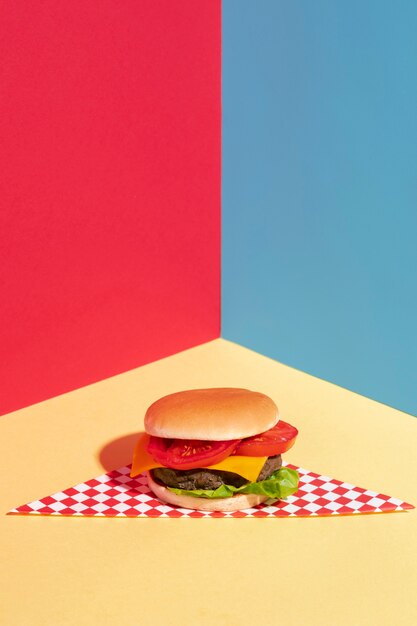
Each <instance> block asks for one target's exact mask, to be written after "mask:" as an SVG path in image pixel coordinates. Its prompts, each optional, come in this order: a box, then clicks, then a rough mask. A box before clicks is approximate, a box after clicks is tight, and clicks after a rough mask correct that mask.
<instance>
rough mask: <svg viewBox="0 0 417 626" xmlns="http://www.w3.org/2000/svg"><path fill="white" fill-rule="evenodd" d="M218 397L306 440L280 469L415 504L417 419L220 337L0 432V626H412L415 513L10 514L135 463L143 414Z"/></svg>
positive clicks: (33, 410)
mask: <svg viewBox="0 0 417 626" xmlns="http://www.w3.org/2000/svg"><path fill="white" fill-rule="evenodd" d="M35 366H36V364H34V367H35ZM211 386H237V387H248V388H250V389H254V390H259V391H262V392H265V393H266V394H268V395H270V396H272V398H274V400H275V401H276V402H277V404H278V406H279V408H280V412H281V416H282V417H283V419H286V420H287V421H289V422H291V423H293V424H294V425H295V426H297V428H298V429H299V431H300V434H299V437H298V440H297V443H296V445H295V447H294V448H292V449H291V450H290V451H289V452H288V453H287V454H286V455H285V458H286V460H288V461H290V462H293V463H295V464H298V465H301V466H302V467H305V468H308V469H310V470H313V471H316V472H320V473H323V474H326V475H329V476H332V477H333V478H338V479H340V480H344V481H346V482H351V483H353V484H356V485H358V486H361V487H366V488H369V489H373V490H375V491H379V492H382V493H387V494H389V495H392V496H395V497H398V498H401V499H403V500H406V501H408V502H412V503H413V504H416V503H417V489H416V477H417V421H416V420H415V418H413V417H411V416H409V415H406V414H404V413H401V412H399V411H396V410H394V409H392V408H389V407H387V406H384V405H381V404H378V403H376V402H374V401H371V400H368V399H366V398H363V397H361V396H358V395H356V394H353V393H351V392H349V391H346V390H344V389H341V388H339V387H337V386H335V385H331V384H329V383H326V382H324V381H322V380H319V379H316V378H313V377H311V376H308V375H306V374H303V373H301V372H298V371H296V370H294V369H291V368H289V367H286V366H284V365H281V364H279V363H277V362H275V361H272V360H271V359H268V358H266V357H263V356H261V355H258V354H256V353H254V352H251V351H249V350H247V349H245V348H242V347H240V346H237V345H235V344H232V343H230V342H227V341H224V340H222V339H218V340H216V341H213V342H210V343H207V344H204V345H202V346H199V347H197V348H193V349H191V350H188V351H186V352H182V353H180V354H177V355H175V356H172V357H169V358H166V359H163V360H161V361H158V362H156V363H152V364H150V365H146V366H144V367H141V368H138V369H136V370H133V371H131V372H128V373H125V374H122V375H120V376H116V377H114V378H111V379H108V380H106V381H103V382H100V383H97V384H95V385H91V386H89V387H85V388H83V389H79V390H77V391H74V392H71V393H68V394H65V395H63V396H60V397H57V398H54V399H52V400H48V401H46V402H43V403H41V404H38V405H35V406H32V407H29V408H26V409H23V410H21V411H17V412H15V413H13V414H10V415H7V416H5V417H2V418H0V442H1V452H0V462H1V465H2V467H1V472H0V476H1V482H2V485H1V498H2V501H1V510H0V524H1V527H0V542H1V545H0V554H1V561H2V565H1V568H2V569H1V581H0V583H1V586H0V590H1V591H0V593H1V600H0V623H1V624H5V625H7V626H9V625H10V626H17V625H19V626H26V625H29V624H34V625H35V626H38V625H39V626H49V625H51V626H52V625H53V626H66V625H74V626H75V625H76V626H84V625H89V626H91V625H93V624H100V626H107V625H111V626H113V625H116V624H117V625H124V626H130V625H132V626H133V625H135V626H137V625H140V626H148V625H149V626H151V625H155V624H156V625H158V624H173V625H177V624H178V625H180V624H181V625H183V626H205V625H207V624H210V625H211V624H217V625H219V626H223V625H224V626H240V625H245V624H259V625H268V626H269V625H272V624H285V626H292V625H297V626H298V625H305V624H307V625H308V624H317V625H320V626H323V625H332V626H342V625H343V626H344V625H354V626H362V625H363V626H365V625H366V626H371V625H372V626H373V625H385V624H386V625H389V626H397V625H404V626H405V625H407V626H408V625H410V626H411V625H413V626H414V625H415V624H417V569H416V567H417V566H416V562H417V514H416V511H415V510H414V511H410V512H404V513H390V514H377V515H358V516H345V517H342V516H341V517H329V518H304V519H302V518H287V519H285V518H284V519H279V518H277V519H111V518H65V517H40V516H39V517H38V516H36V517H35V516H30V517H28V516H6V515H5V513H6V512H7V511H8V510H9V509H11V508H13V507H15V506H18V505H20V504H24V503H26V502H29V501H32V500H35V499H38V498H41V497H43V496H46V495H49V494H51V493H54V492H56V491H59V490H61V489H65V488H66V487H70V486H71V485H74V484H76V483H78V482H83V481H84V480H87V479H89V478H93V477H94V476H96V475H98V474H101V473H103V471H104V470H106V471H107V470H109V469H111V468H112V467H120V466H121V465H124V464H126V463H128V462H130V460H131V453H132V449H133V446H134V442H135V433H136V432H137V431H139V430H140V429H141V427H142V423H143V422H142V420H143V415H144V412H145V409H146V407H147V406H148V405H149V404H150V403H151V402H153V401H154V400H155V399H157V398H158V397H160V396H162V395H165V394H167V393H171V392H173V391H177V390H180V389H187V388H197V387H211ZM103 464H104V470H103Z"/></svg>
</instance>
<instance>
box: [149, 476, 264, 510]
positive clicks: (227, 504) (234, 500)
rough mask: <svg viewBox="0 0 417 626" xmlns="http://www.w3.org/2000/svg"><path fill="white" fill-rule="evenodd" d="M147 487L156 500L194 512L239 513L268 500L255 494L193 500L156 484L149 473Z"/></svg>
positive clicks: (191, 497)
mask: <svg viewBox="0 0 417 626" xmlns="http://www.w3.org/2000/svg"><path fill="white" fill-rule="evenodd" d="M146 476H147V478H148V484H149V487H150V488H151V489H152V491H153V492H154V494H155V495H156V497H157V498H159V499H160V500H162V501H163V502H167V503H168V504H174V505H175V506H179V507H181V508H183V509H194V510H196V511H240V510H242V509H250V508H252V507H254V506H256V505H257V504H262V502H265V501H266V500H268V496H260V495H258V494H256V493H240V494H236V495H235V496H232V497H231V498H212V499H209V498H194V497H193V496H183V495H178V494H176V493H174V492H173V491H170V490H169V489H167V488H166V487H164V486H163V485H160V484H158V483H156V482H155V481H154V480H153V478H152V476H151V474H150V472H146Z"/></svg>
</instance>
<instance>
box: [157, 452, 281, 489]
mask: <svg viewBox="0 0 417 626" xmlns="http://www.w3.org/2000/svg"><path fill="white" fill-rule="evenodd" d="M281 464H282V461H281V455H280V454H277V455H276V456H270V457H268V458H267V460H266V461H265V464H264V466H263V467H262V469H261V471H260V473H259V476H258V478H257V479H256V482H259V481H261V480H265V479H266V478H268V477H269V476H271V474H273V473H274V472H276V470H277V469H279V468H280V467H281ZM152 477H153V478H154V479H155V480H156V481H157V482H159V483H162V484H163V485H166V486H167V487H176V488H177V489H189V490H190V489H217V487H220V486H221V485H223V484H225V485H233V487H242V485H244V484H245V483H247V482H248V481H247V480H246V479H245V478H243V476H239V474H235V473H234V472H223V471H222V470H208V469H204V468H198V469H191V470H175V469H170V468H168V467H157V468H156V469H154V470H152Z"/></svg>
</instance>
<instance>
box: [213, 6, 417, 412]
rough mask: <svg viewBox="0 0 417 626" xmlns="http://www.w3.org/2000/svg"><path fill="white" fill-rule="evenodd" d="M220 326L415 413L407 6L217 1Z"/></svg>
mask: <svg viewBox="0 0 417 626" xmlns="http://www.w3.org/2000/svg"><path fill="white" fill-rule="evenodd" d="M222 193H223V259H222V262H223V313H222V316H223V319H222V336H223V337H225V338H226V339H231V340H233V341H236V342H238V343H241V344H243V345H245V346H248V347H250V348H252V349H254V350H257V351H259V352H261V353H263V354H266V355H268V356H271V357H273V358H276V359H277V360H279V361H281V362H283V363H287V364H289V365H292V366H294V367H297V368H299V369H301V370H304V371H306V372H309V373H311V374H314V375H316V376H319V377H321V378H325V379H327V380H330V381H332V382H335V383H337V384H339V385H341V386H343V387H347V388H349V389H352V390H354V391H356V392H358V393H361V394H364V395H366V396H369V397H371V398H374V399H376V400H379V401H381V402H384V403H386V404H389V405H392V406H394V407H397V408H400V409H403V410H405V411H408V412H410V413H413V414H416V413H417V321H416V320H417V2H416V1H415V0H413V1H404V0H402V1H401V2H395V1H392V2H389V3H388V2H383V1H381V0H379V1H370V0H362V1H353V0H350V1H349V2H335V1H334V0H329V1H324V0H315V1H314V2H311V1H310V0H308V1H307V0H305V1H300V0H299V1H296V0H291V1H289V2H287V1H285V2H284V1H278V0H262V1H261V2H254V1H252V0H224V3H223V191H222Z"/></svg>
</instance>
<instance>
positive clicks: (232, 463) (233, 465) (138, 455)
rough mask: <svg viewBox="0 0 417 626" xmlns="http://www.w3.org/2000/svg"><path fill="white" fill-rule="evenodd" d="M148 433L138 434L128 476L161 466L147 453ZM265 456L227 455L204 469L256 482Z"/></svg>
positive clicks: (265, 458)
mask: <svg viewBox="0 0 417 626" xmlns="http://www.w3.org/2000/svg"><path fill="white" fill-rule="evenodd" d="M148 441H149V435H148V434H147V433H141V434H140V435H139V439H138V442H137V444H136V448H135V451H134V453H133V463H132V470H131V472H130V476H131V477H132V478H133V477H134V476H137V475H138V474H142V472H146V471H148V470H151V469H156V468H157V467H161V463H158V462H157V461H155V460H154V459H153V457H152V456H151V455H150V454H149V452H148V451H147V449H146V447H147V445H148ZM267 458H268V457H267V456H238V455H233V456H228V457H227V459H224V460H223V461H221V462H220V463H216V465H209V466H208V467H207V468H206V469H213V470H222V471H223V472H234V473H235V474H240V476H243V478H246V480H249V481H250V482H251V483H254V482H256V479H257V478H258V476H259V474H260V471H261V469H262V468H263V466H264V465H265V461H266V460H267Z"/></svg>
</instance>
